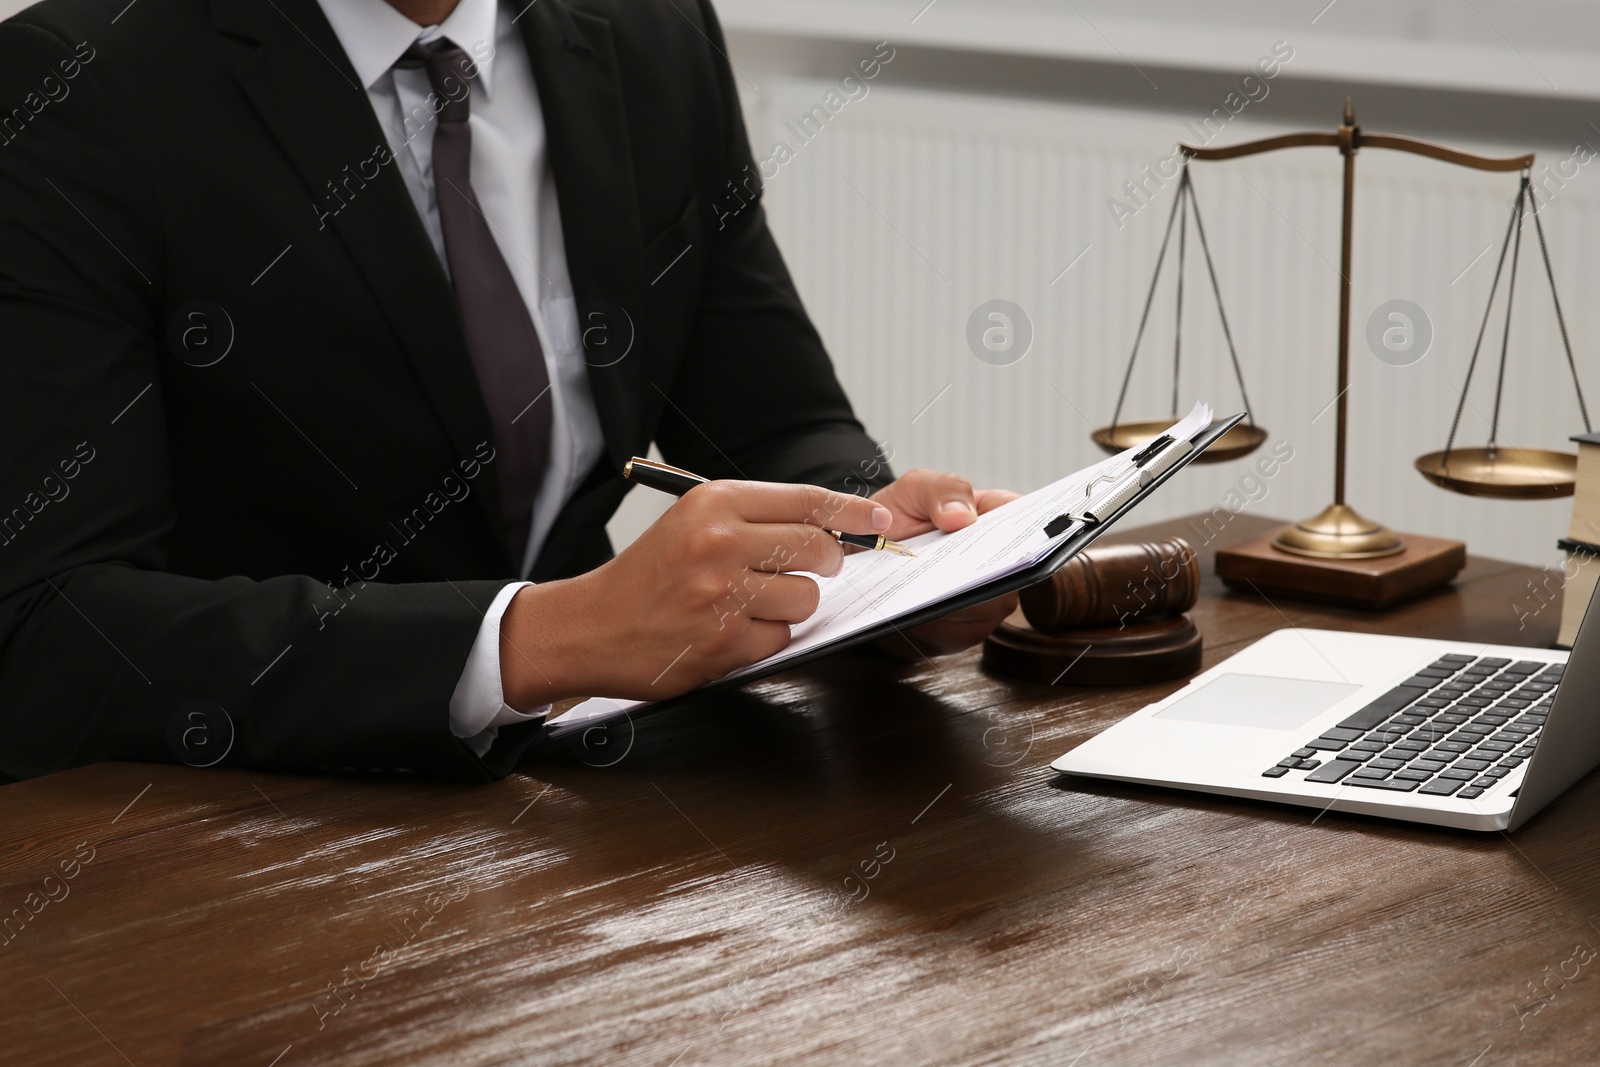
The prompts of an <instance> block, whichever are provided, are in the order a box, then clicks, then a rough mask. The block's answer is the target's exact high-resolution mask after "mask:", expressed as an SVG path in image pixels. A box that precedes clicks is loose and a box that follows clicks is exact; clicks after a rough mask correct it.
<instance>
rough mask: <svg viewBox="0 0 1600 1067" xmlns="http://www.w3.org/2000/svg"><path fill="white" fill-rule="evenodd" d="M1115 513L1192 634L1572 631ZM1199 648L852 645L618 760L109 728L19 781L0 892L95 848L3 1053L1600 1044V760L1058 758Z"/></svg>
mask: <svg viewBox="0 0 1600 1067" xmlns="http://www.w3.org/2000/svg"><path fill="white" fill-rule="evenodd" d="M1267 525H1268V523H1266V522H1265V521H1264V520H1255V519H1252V518H1250V517H1248V516H1241V517H1239V518H1237V519H1235V520H1234V521H1233V522H1232V523H1231V524H1230V527H1229V528H1228V529H1227V530H1226V531H1225V537H1223V538H1218V539H1217V540H1218V541H1221V540H1225V539H1226V538H1228V537H1239V536H1246V535H1249V534H1252V533H1257V532H1259V531H1260V530H1262V529H1265V528H1266V527H1267ZM1123 536H1124V538H1128V539H1140V538H1145V537H1150V536H1187V537H1189V538H1190V540H1191V543H1193V544H1194V545H1195V546H1196V548H1197V549H1199V550H1200V553H1201V557H1202V566H1203V568H1204V573H1205V574H1206V576H1207V577H1206V579H1205V587H1204V589H1203V591H1202V595H1201V598H1200V601H1199V603H1198V605H1197V606H1196V608H1195V609H1194V615H1195V618H1196V619H1197V621H1198V622H1199V624H1200V626H1201V627H1202V629H1203V630H1204V632H1205V636H1206V653H1205V655H1206V662H1207V664H1208V665H1209V664H1211V663H1215V662H1217V661H1219V660H1221V659H1222V658H1224V657H1226V656H1227V655H1228V654H1229V653H1230V652H1232V651H1235V650H1237V648H1239V647H1240V646H1241V645H1242V644H1244V643H1246V642H1248V641H1251V640H1253V639H1255V638H1257V637H1260V636H1261V635H1263V634H1265V633H1267V632H1270V631H1272V630H1274V629H1277V628H1279V627H1281V626H1284V625H1286V624H1289V623H1295V624H1304V625H1316V626H1325V627H1335V628H1348V629H1359V630H1368V631H1384V630H1394V631H1404V632H1408V633H1417V634H1423V635H1427V636H1439V637H1456V638H1464V639H1470V640H1484V641H1491V640H1493V641H1505V642H1511V643H1521V644H1527V645H1545V644H1548V643H1549V642H1550V641H1551V640H1552V639H1553V637H1554V635H1555V632H1556V626H1557V621H1558V620H1557V615H1558V614H1559V611H1558V610H1557V609H1554V608H1546V609H1545V611H1543V612H1541V613H1540V614H1538V615H1536V616H1533V617H1531V618H1528V619H1526V620H1525V621H1526V627H1525V628H1524V629H1521V630H1519V629H1518V612H1517V611H1516V608H1515V605H1516V604H1517V603H1518V602H1519V598H1521V597H1523V596H1525V584H1526V582H1527V581H1528V580H1529V579H1530V578H1531V577H1533V576H1534V575H1535V574H1536V573H1537V572H1534V571H1532V570H1530V569H1529V568H1524V567H1519V566H1515V565H1512V564H1506V563H1498V562H1494V561H1489V560H1481V559H1474V560H1472V561H1471V562H1470V563H1469V565H1468V567H1467V569H1466V570H1465V571H1464V572H1463V573H1462V575H1461V576H1460V578H1459V579H1458V581H1457V582H1456V583H1455V585H1454V586H1452V587H1451V588H1449V589H1445V590H1441V591H1439V592H1436V593H1433V594H1430V595H1428V596H1426V597H1423V598H1421V599H1418V600H1416V601H1412V602H1409V603H1407V604H1405V605H1403V606H1401V607H1399V608H1396V609H1394V610H1393V611H1391V612H1388V613H1385V614H1381V615H1373V614H1371V613H1368V612H1363V611H1356V610H1342V609H1338V608H1329V607H1323V606H1310V605H1305V604H1296V603H1292V602H1288V601H1278V602H1276V603H1269V602H1266V601H1263V600H1261V599H1259V598H1255V597H1250V596H1244V595H1240V594H1237V593H1232V592H1228V591H1226V590H1224V589H1223V588H1222V587H1221V586H1220V583H1218V582H1217V581H1216V579H1215V578H1214V577H1212V576H1211V575H1212V568H1211V561H1210V558H1209V556H1210V552H1211V551H1212V550H1213V549H1214V548H1215V544H1214V543H1213V544H1207V543H1206V542H1205V539H1204V537H1203V536H1202V537H1197V536H1196V534H1195V531H1194V530H1193V529H1192V528H1189V527H1186V526H1185V524H1184V523H1182V522H1178V523H1170V524H1164V525H1162V526H1158V527H1151V528H1146V529H1144V530H1139V531H1132V532H1130V533H1128V534H1125V535H1123ZM1179 684H1181V683H1178V682H1167V683H1162V684H1159V685H1149V686H1139V687H1130V688H1127V689H1120V690H1073V689H1051V688H1049V687H1046V686H1041V685H1033V684H1029V683H1021V682H1013V681H1009V680H1006V679H1002V678H998V677H991V676H988V675H986V674H984V673H983V672H982V671H981V670H980V669H979V668H978V667H977V666H976V654H975V653H968V654H965V655H961V656H956V657H951V658H949V659H945V660H939V661H935V662H931V663H922V664H917V665H903V664H900V663H898V662H896V661H893V660H890V659H887V658H883V657H880V656H877V655H873V654H870V653H860V654H854V655H852V654H845V655H840V656H835V657H832V658H831V659H829V660H826V661H824V662H822V663H820V664H817V665H815V666H814V667H812V668H810V669H806V670H801V671H796V672H793V673H790V674H786V675H780V676H777V677H775V678H773V679H769V680H766V681H764V682H762V683H759V684H757V685H754V686H752V687H750V688H749V689H748V690H745V691H741V692H738V693H734V694H729V695H726V696H724V697H721V698H717V699H711V700H707V701H705V702H702V703H700V704H697V705H695V706H691V707H685V708H681V709H678V710H675V711H669V712H665V713H663V714H661V715H660V716H657V717H654V718H650V719H648V720H645V721H643V722H641V723H640V725H639V727H638V731H637V735H636V737H635V738H634V740H633V743H632V746H631V749H630V750H628V751H627V754H626V755H625V756H624V757H623V758H621V759H620V761H618V762H617V763H616V764H615V765H614V766H610V767H607V768H594V767H589V766H585V765H584V764H583V763H581V762H579V761H578V760H576V759H574V758H571V757H569V756H561V755H545V756H541V757H539V758H537V759H536V760H535V761H534V762H531V763H530V764H528V765H527V766H526V767H525V768H524V769H523V772H522V773H519V774H516V775H513V776H512V777H511V778H509V779H507V780H506V781H503V782H500V783H497V784H495V785H492V786H475V787H454V786H441V785H437V784H430V783H420V782H404V781H399V782H396V781H375V780H372V781H369V780H360V779H330V778H322V779H317V778H290V777H273V776H270V775H264V774H250V773H244V772H238V771H216V770H210V771H207V770H194V769H190V768H184V767H168V766H147V765H139V764H104V765H100V766H96V767H89V768H83V769H80V770H76V771H71V772H68V773H65V774H60V775H55V776H51V777H49V778H45V779H39V780H35V781H30V782H24V783H20V784H16V785H10V786H6V787H4V788H3V789H0V908H5V909H10V908H13V907H19V906H20V907H24V909H25V910H26V907H27V906H26V905H25V903H24V902H25V901H27V900H30V899H35V898H30V896H29V894H31V893H35V892H39V891H41V886H43V885H44V884H45V879H46V877H47V876H49V875H51V874H52V872H57V871H59V869H60V868H59V864H60V861H62V860H63V859H64V858H66V857H69V856H71V855H73V853H74V850H75V849H76V848H79V847H80V843H81V842H87V843H88V844H87V847H88V848H91V849H92V850H93V853H92V859H90V860H89V861H88V862H86V863H81V864H80V865H79V866H78V869H77V872H76V874H75V876H74V877H72V878H71V879H70V880H66V881H61V880H59V876H58V880H57V881H56V882H52V883H51V885H52V886H53V887H56V888H54V889H53V892H55V893H56V894H57V895H58V896H59V895H60V894H61V889H60V888H59V887H60V886H65V887H66V889H67V890H68V891H67V892H66V894H65V895H64V896H63V897H62V898H61V899H59V900H58V901H53V902H49V903H47V904H46V905H45V906H44V907H43V908H42V909H41V910H39V911H38V913H37V914H32V915H31V917H30V918H29V919H28V920H27V921H26V924H25V925H23V926H22V927H21V928H20V930H16V931H15V935H14V936H13V937H11V939H10V940H9V941H7V942H6V943H4V944H3V945H0V1005H4V1007H3V1009H0V1012H3V1018H5V1019H6V1020H7V1021H8V1022H9V1023H10V1025H8V1026H7V1027H6V1032H5V1038H4V1045H3V1047H4V1048H5V1053H4V1058H5V1059H6V1060H7V1062H16V1063H27V1064H48V1063H71V1064H121V1063H134V1064H138V1065H140V1067H144V1065H147V1064H171V1063H178V1062H183V1063H197V1064H198V1063H204V1064H229V1065H236V1064H244V1065H252V1064H255V1065H261V1067H269V1065H274V1067H295V1065H299V1064H312V1063H356V1064H379V1063H395V1064H418V1063H452V1064H454V1063H474V1064H477V1063H505V1064H541V1065H542V1064H598V1063H630V1064H645V1065H660V1067H667V1065H669V1064H677V1065H678V1067H689V1065H691V1064H707V1063H739V1064H747V1063H772V1064H795V1063H804V1064H835V1063H886V1064H910V1065H924V1064H939V1065H944V1064H1000V1063H1005V1064H1014V1063H1029V1064H1032V1063H1037V1064H1074V1063H1075V1064H1077V1065H1078V1067H1094V1065H1097V1064H1174V1065H1176V1064H1185V1065H1187V1064H1219V1065H1223V1064H1226V1065H1230V1067H1231V1065H1239V1064H1286V1063H1305V1064H1321V1063H1329V1064H1338V1065H1344V1064H1366V1063H1402V1064H1430V1065H1431V1064H1438V1065H1456V1067H1467V1065H1469V1064H1475V1065H1476V1067H1496V1065H1501V1064H1553V1063H1561V1064H1567V1063H1573V1064H1576V1063H1593V1062H1596V1060H1597V1058H1600V1055H1597V1050H1600V1010H1597V1009H1600V959H1596V960H1594V961H1593V962H1590V963H1585V964H1579V963H1577V962H1576V960H1578V959H1581V958H1583V957H1582V956H1581V954H1580V955H1578V956H1575V955H1574V949H1575V947H1576V946H1579V945H1583V946H1586V947H1587V948H1588V949H1600V929H1597V928H1596V925H1595V923H1597V922H1600V835H1597V834H1595V833H1594V831H1593V827H1594V825H1595V823H1596V819H1597V816H1600V779H1597V778H1596V777H1595V776H1593V775H1591V776H1590V777H1589V778H1587V779H1585V780H1584V781H1583V782H1581V783H1580V784H1579V785H1578V786H1577V787H1575V788H1574V789H1573V790H1572V791H1570V792H1569V793H1568V794H1566V795H1565V796H1563V797H1562V798H1561V799H1560V800H1558V801H1557V802H1556V803H1555V804H1553V805H1552V806H1551V807H1550V808H1549V809H1547V810H1546V811H1545V813H1544V814H1542V815H1541V816H1539V817H1538V818H1537V819H1535V820H1534V821H1533V822H1532V823H1530V824H1529V825H1528V826H1527V827H1526V828H1524V829H1523V830H1521V831H1519V832H1518V833H1517V834H1516V835H1514V837H1507V836H1505V835H1502V834H1469V833H1465V832H1454V831H1447V830H1436V829H1425V828H1420V827H1408V826H1405V825H1402V824H1398V823H1395V824H1391V823H1385V822H1382V821H1378V820H1372V819H1364V818H1361V817H1358V816H1350V815H1342V814H1338V813H1330V814H1327V815H1324V816H1321V817H1315V816H1314V815H1313V814H1312V813H1308V812H1306V811H1303V810H1300V809H1295V808H1287V807H1282V808H1280V807H1274V806H1271V805H1266V804H1254V803H1250V802H1246V801H1240V800H1231V799H1227V798H1221V797H1208V796H1204V795H1201V794H1186V793H1180V792H1176V791H1160V790H1154V789H1144V788H1135V787H1131V786H1120V785H1114V784H1109V783H1107V784H1098V785H1097V784H1090V783H1085V782H1082V781H1071V782H1066V781H1060V780H1057V779H1056V777H1055V776H1054V775H1052V774H1051V772H1050V771H1049V770H1048V763H1049V761H1050V760H1051V759H1053V758H1054V757H1056V756H1058V755H1060V754H1061V753H1062V752H1063V751H1065V750H1066V749H1067V748H1068V747H1070V746H1072V745H1073V744H1076V743H1077V742H1079V741H1081V740H1083V739H1084V738H1086V737H1088V736H1090V735H1092V734H1093V733H1095V732H1096V731H1098V730H1101V729H1103V728H1104V727H1106V726H1107V725H1109V724H1111V723H1112V722H1115V721H1116V720H1117V719H1118V718H1119V717H1121V716H1123V715H1126V714H1127V713H1128V712H1130V711H1132V710H1134V709H1136V708H1138V707H1139V706H1141V705H1142V704H1144V703H1146V702H1148V701H1150V700H1152V699H1155V698H1157V697H1159V696H1161V695H1163V694H1165V693H1167V692H1170V691H1172V689H1173V688H1175V687H1176V686H1177V685H1179ZM80 854H81V853H80ZM847 879H848V881H847ZM39 899H42V898H39ZM1574 969H1576V975H1575V976H1573V972H1574ZM1563 970H1565V973H1566V975H1567V977H1562V976H1561V972H1562V971H1563ZM1541 983H1547V985H1543V986H1541ZM1534 988H1539V989H1540V990H1541V992H1542V993H1543V997H1544V999H1542V1000H1540V999H1536V998H1535V996H1534V993H1533V989H1534ZM335 1008H337V1011H335V1010H334V1009H335ZM1536 1008H1537V1009H1538V1010H1537V1011H1535V1010H1534V1009H1536ZM1519 1009H1520V1016H1519Z"/></svg>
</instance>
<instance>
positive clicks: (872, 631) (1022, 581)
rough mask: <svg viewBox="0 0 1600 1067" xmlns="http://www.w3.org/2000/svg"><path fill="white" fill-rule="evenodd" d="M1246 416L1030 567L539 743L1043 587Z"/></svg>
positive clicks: (558, 728) (553, 728)
mask: <svg viewBox="0 0 1600 1067" xmlns="http://www.w3.org/2000/svg"><path fill="white" fill-rule="evenodd" d="M1245 415H1246V413H1245V412H1240V413H1239V414H1237V415H1232V416H1229V417H1228V418H1225V419H1217V420H1215V421H1213V422H1212V423H1211V425H1210V426H1208V427H1206V428H1205V429H1204V430H1201V431H1200V432H1199V433H1198V434H1196V435H1195V436H1194V437H1192V438H1190V444H1191V445H1192V446H1193V447H1192V448H1191V449H1190V450H1189V451H1188V452H1186V453H1185V454H1183V455H1182V456H1180V457H1178V459H1177V460H1176V461H1175V462H1173V463H1172V464H1171V465H1170V466H1169V467H1167V468H1166V469H1165V470H1163V471H1161V472H1160V473H1159V474H1157V475H1155V476H1154V477H1153V478H1151V480H1150V482H1149V483H1148V484H1146V485H1143V486H1141V487H1140V488H1139V490H1138V492H1136V493H1134V494H1133V495H1132V496H1131V497H1130V498H1129V499H1127V500H1126V501H1125V502H1124V503H1122V505H1121V506H1119V507H1117V508H1116V510H1115V511H1113V512H1111V513H1110V514H1109V515H1106V516H1104V517H1103V518H1101V519H1100V520H1099V521H1097V522H1093V523H1090V524H1088V525H1086V526H1084V527H1083V528H1082V529H1080V530H1078V531H1077V532H1076V533H1074V534H1072V535H1071V536H1069V537H1066V538H1065V539H1063V540H1062V542H1061V543H1060V544H1058V545H1056V546H1055V547H1054V548H1052V549H1051V550H1050V551H1049V552H1048V553H1047V554H1045V555H1044V556H1042V557H1041V558H1040V559H1039V560H1038V561H1037V562H1036V563H1034V564H1032V565H1031V566H1028V567H1025V568H1023V569H1021V570H1018V571H1013V572H1011V573H1010V574H1007V575H1005V576H1003V577H1000V578H996V579H994V580H993V581H990V582H985V583H984V584H982V585H978V586H974V587H973V588H971V589H968V590H966V591H964V592H961V593H956V594H954V595H952V596H950V597H947V598H946V599H944V600H940V601H938V602H936V603H933V604H929V605H926V606H924V607H922V608H919V609H917V610H916V611H911V612H907V613H906V614H904V615H900V616H897V617H895V618H893V619H886V620H884V621H883V622H881V623H878V624H876V625H874V626H870V627H868V628H867V629H864V630H860V631H857V632H856V633H852V634H848V635H846V636H843V637H840V638H838V639H837V640H834V641H830V642H828V643H826V644H821V645H818V646H816V647H815V648H810V649H807V650H806V651H805V652H803V653H801V654H799V655H796V656H793V657H790V658H786V659H783V660H780V661H777V662H774V663H772V664H770V665H766V666H762V667H759V668H757V669H755V670H750V671H746V672H744V673H740V674H737V675H730V676H728V677H725V678H719V679H717V680H716V681H714V682H707V683H706V684H705V685H702V686H700V687H699V688H697V689H692V690H690V691H689V692H687V693H683V694H680V695H679V696H675V697H668V698H666V699H665V700H657V701H652V702H651V703H648V704H643V705H641V706H639V707H636V708H631V709H628V710H627V711H619V712H618V713H617V714H616V715H614V716H610V717H607V718H603V719H584V720H578V721H573V722H571V723H563V721H562V720H561V719H557V720H556V721H555V722H547V723H546V724H545V725H544V738H543V739H544V740H545V741H556V740H563V739H571V738H574V737H578V736H582V735H583V734H585V733H587V732H588V731H589V730H594V729H601V728H604V727H607V726H609V725H611V724H613V723H616V722H618V721H620V720H622V719H630V720H631V719H634V718H637V717H639V716H642V715H653V714H655V713H656V712H658V711H666V710H667V709H669V708H675V707H678V706H679V705H682V704H686V703H688V702H690V701H692V700H696V699H698V698H700V697H703V696H707V695H709V694H712V693H719V692H723V691H725V690H729V689H737V688H739V687H740V686H743V685H747V684H748V683H750V682H754V681H758V680H760V679H762V678H766V677H769V676H771V675H774V674H781V673H782V672H784V671H787V670H790V669H791V668H794V667H799V666H802V665H803V664H807V663H811V662H812V661H814V660H817V659H820V658H821V657H823V656H826V655H830V654H832V653H834V652H838V651H840V650H841V649H845V648H850V647H852V646H854V645H860V644H866V643H867V642H869V641H876V640H878V639H879V638H880V637H887V636H888V635H889V634H892V633H897V632H899V631H900V630H904V629H907V628H909V627H913V626H920V625H922V624H923V623H925V622H932V621H933V620H934V619H939V618H943V617H944V616H946V615H949V614H951V613H953V612H957V611H962V610H965V609H966V608H970V607H974V606H976V605H978V604H982V603H983V602H984V601H986V600H993V599H994V598H995V597H1000V596H1005V595H1006V594H1007V593H1015V592H1017V591H1018V590H1021V589H1025V588H1027V587H1028V586H1030V585H1035V584H1037V583H1039V582H1042V581H1044V580H1045V579H1046V578H1048V577H1050V576H1051V575H1052V574H1054V573H1055V572H1056V571H1058V570H1060V569H1061V567H1062V565H1063V564H1065V563H1066V562H1067V560H1069V559H1071V558H1072V557H1073V556H1076V555H1077V554H1078V553H1079V552H1082V551H1083V550H1084V549H1085V548H1088V547H1089V546H1090V545H1091V544H1093V543H1094V542H1095V541H1096V540H1098V539H1099V538H1100V535H1101V534H1103V533H1105V532H1106V531H1107V530H1109V529H1111V527H1113V526H1115V525H1116V524H1117V523H1118V522H1119V521H1120V520H1121V519H1122V517H1123V516H1124V515H1126V514H1127V513H1128V512H1130V511H1132V510H1133V509H1134V508H1136V507H1138V506H1139V504H1140V503H1141V502H1143V501H1144V500H1145V499H1146V498H1147V497H1149V496H1150V494H1152V493H1154V492H1155V491H1156V490H1157V489H1159V488H1160V487H1161V486H1163V485H1165V484H1166V483H1167V481H1168V479H1170V478H1171V477H1172V476H1173V475H1175V474H1177V473H1178V472H1179V471H1180V470H1182V469H1183V468H1185V467H1187V466H1188V465H1189V464H1190V463H1193V462H1194V460H1195V457H1197V456H1199V455H1200V454H1201V453H1202V452H1204V451H1205V450H1206V449H1207V448H1209V447H1211V445H1213V444H1214V443H1216V441H1217V439H1218V438H1220V437H1221V436H1222V435H1223V434H1225V433H1227V432H1228V431H1229V430H1231V429H1233V427H1234V426H1236V425H1238V424H1239V422H1240V421H1242V420H1243V419H1244V417H1245Z"/></svg>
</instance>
